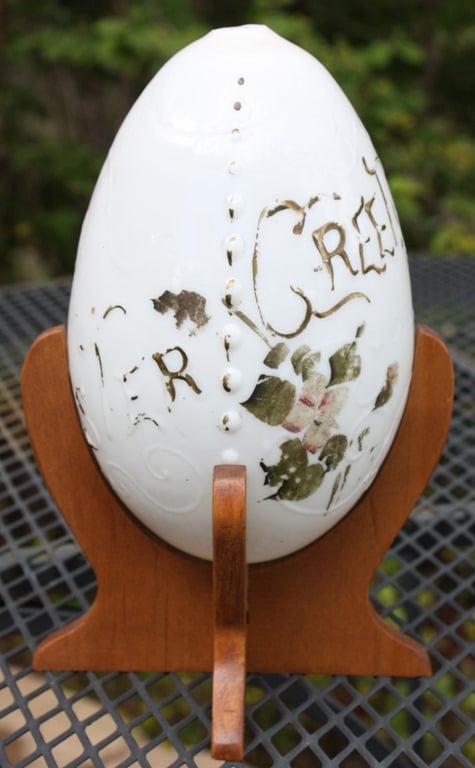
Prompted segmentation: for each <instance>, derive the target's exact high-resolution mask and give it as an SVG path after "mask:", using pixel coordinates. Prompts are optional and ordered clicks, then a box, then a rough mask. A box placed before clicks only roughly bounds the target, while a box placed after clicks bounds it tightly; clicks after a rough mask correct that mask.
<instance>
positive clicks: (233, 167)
mask: <svg viewBox="0 0 475 768" xmlns="http://www.w3.org/2000/svg"><path fill="white" fill-rule="evenodd" d="M239 171H240V168H239V163H238V161H237V160H230V162H229V163H228V173H229V174H230V175H231V176H236V175H237V174H238V173H239Z"/></svg>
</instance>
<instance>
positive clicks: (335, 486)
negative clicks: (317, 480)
mask: <svg viewBox="0 0 475 768" xmlns="http://www.w3.org/2000/svg"><path fill="white" fill-rule="evenodd" d="M340 483H341V472H339V473H338V474H337V476H336V478H335V482H334V483H333V488H332V492H331V496H330V499H329V501H328V504H327V509H330V507H331V505H332V503H333V500H334V499H335V498H336V495H337V493H338V491H339V490H340Z"/></svg>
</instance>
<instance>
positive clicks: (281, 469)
mask: <svg viewBox="0 0 475 768" xmlns="http://www.w3.org/2000/svg"><path fill="white" fill-rule="evenodd" d="M413 337H414V325H413V312H412V304H411V291H410V282H409V275H408V265H407V256H406V252H405V248H404V243H403V238H402V235H401V231H400V227H399V223H398V218H397V215H396V212H395V209H394V205H393V201H392V198H391V195H390V192H389V189H388V185H387V182H386V179H385V176H384V171H383V168H382V166H381V163H380V161H379V159H378V157H377V155H376V152H375V150H374V148H373V146H372V144H371V141H370V139H369V137H368V135H367V133H366V131H365V129H364V127H363V126H362V124H361V122H360V120H359V118H358V117H357V115H356V113H355V111H354V110H353V108H352V107H351V105H350V104H349V102H348V100H347V99H346V97H345V96H344V95H343V93H342V91H341V90H340V88H339V86H338V85H337V84H336V83H335V81H334V80H333V79H332V78H331V76H330V75H329V74H328V72H327V71H326V70H325V69H324V68H323V67H322V65H321V64H319V62H317V61H316V60H315V59H314V58H313V57H311V56H310V55H309V54H307V53H306V52H304V51H303V50H301V49H300V48H298V47H296V46H294V45H293V44H291V43H289V42H287V41H285V40H283V39H282V38H281V37H279V36H278V35H276V34H274V33H273V32H272V31H270V30H269V29H268V28H266V27H261V26H245V27H237V28H229V29H221V30H216V31H213V32H211V33H209V34H208V35H206V36H205V37H203V38H202V39H200V40H198V41H197V42H195V43H193V44H192V45H190V46H188V47H187V48H185V49H184V50H183V51H181V52H180V53H179V54H177V55H176V56H175V57H173V58H172V59H171V60H170V61H169V62H168V63H167V64H166V65H165V66H164V67H163V68H162V69H161V70H160V71H159V72H158V74H157V75H156V76H155V77H154V79H153V80H152V81H151V82H150V84H149V85H148V86H147V88H146V89H145V91H144V92H143V93H142V95H141V96H140V97H139V99H138V100H137V102H136V103H135V105H134V106H133V108H132V109H131V111H130V113H129V115H128V116H127V118H126V119H125V121H124V123H123V125H122V126H121V128H120V130H119V132H118V134H117V136H116V138H115V140H114V143H113V145H112V147H111V149H110V152H109V155H108V157H107V159H106V162H105V164H104V167H103V169H102V171H101V174H100V177H99V179H98V182H97V185H96V188H95V191H94V194H93V197H92V200H91V204H90V207H89V210H88V212H87V215H86V217H85V220H84V224H83V229H82V233H81V238H80V243H79V249H78V255H77V262H76V269H75V274H74V280H73V289H72V296H71V303H70V312H69V320H68V354H69V367H70V377H71V383H72V389H73V392H74V396H75V399H76V403H77V408H78V413H79V417H80V420H81V424H82V427H83V430H84V434H85V436H86V439H87V441H88V443H89V444H90V446H91V449H92V450H93V452H94V454H95V457H96V459H97V461H98V463H99V465H100V467H101V469H102V471H103V473H104V475H105V476H106V478H107V479H108V481H109V482H110V484H111V486H112V487H113V489H114V490H115V491H116V493H117V494H118V496H119V497H120V498H121V499H122V501H123V502H124V504H125V505H126V506H127V507H128V508H129V509H130V510H131V511H132V512H133V513H134V514H135V515H136V516H137V517H138V518H139V519H140V520H141V521H142V522H143V523H144V524H145V525H147V526H148V527H149V528H150V529H151V530H152V531H153V532H155V533H156V534H157V535H158V536H160V537H162V538H163V539H164V540H166V541H167V542H169V543H170V544H172V545H174V546H176V547H178V548H180V549H182V550H184V551H186V552H188V553H191V554H193V555H196V556H198V557H203V558H211V556H212V531H211V490H212V488H211V484H212V473H213V467H214V466H215V465H217V464H243V465H245V466H246V467H247V474H248V500H247V531H248V533H247V547H248V559H249V561H250V562H256V561H264V560H269V559H273V558H276V557H280V556H283V555H286V554H288V553H290V552H293V551H295V550H297V549H299V548H300V547H302V546H304V545H305V544H307V543H309V542H311V541H312V540H314V539H315V538H317V537H319V536H320V535H322V534H323V533H324V532H325V531H326V530H328V529H329V528H330V527H331V526H333V525H334V524H335V523H336V522H337V521H338V520H339V519H341V517H342V516H343V515H345V514H346V513H347V512H348V511H349V510H350V509H351V507H352V506H353V505H354V504H355V503H356V501H357V500H358V498H359V497H360V496H361V494H362V493H363V492H364V491H365V490H366V488H367V487H368V486H369V484H370V483H371V482H372V480H373V478H374V477H375V475H376V473H377V471H378V469H379V467H380V466H381V463H382V462H383V460H384V458H385V456H386V454H387V451H388V450H389V448H390V446H391V443H392V440H393V437H394V435H395V432H396V430H397V427H398V424H399V421H400V418H401V415H402V412H403V409H404V406H405V402H406V398H407V392H408V387H409V384H410V379H411V370H412V358H413ZM381 514H384V510H381Z"/></svg>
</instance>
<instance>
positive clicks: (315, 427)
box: [282, 373, 348, 454]
mask: <svg viewBox="0 0 475 768" xmlns="http://www.w3.org/2000/svg"><path fill="white" fill-rule="evenodd" d="M347 399H348V387H341V386H339V387H331V388H327V381H326V378H325V376H323V375H322V374H321V373H313V374H311V375H310V376H309V377H308V379H307V380H306V381H305V383H304V385H303V387H302V392H301V394H300V396H299V398H298V400H297V402H296V403H295V405H294V406H293V408H292V410H291V411H290V413H289V414H288V416H287V418H286V419H285V421H284V422H283V424H282V426H283V427H284V429H286V430H287V431H288V432H293V433H297V432H301V431H302V430H305V433H304V436H303V441H302V442H303V445H304V447H305V449H306V450H307V451H308V452H309V453H312V454H314V453H317V452H318V451H319V450H320V449H321V448H323V446H324V445H325V443H326V442H327V440H328V439H329V437H330V435H331V433H332V431H333V430H334V429H336V428H337V427H338V423H337V420H336V416H337V415H338V413H339V412H340V411H341V409H342V408H343V406H344V405H345V403H346V401H347Z"/></svg>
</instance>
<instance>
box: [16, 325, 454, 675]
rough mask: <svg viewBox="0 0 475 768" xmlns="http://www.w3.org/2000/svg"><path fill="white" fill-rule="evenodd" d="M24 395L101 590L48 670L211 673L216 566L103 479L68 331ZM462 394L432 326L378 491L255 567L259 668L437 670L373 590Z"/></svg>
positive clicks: (251, 651) (420, 347) (35, 351)
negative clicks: (319, 532) (147, 521)
mask: <svg viewBox="0 0 475 768" xmlns="http://www.w3.org/2000/svg"><path fill="white" fill-rule="evenodd" d="M22 387H23V398H24V406H25V413H26V418H27V425H28V429H29V432H30V437H31V441H32V445H33V448H34V451H35V455H36V458H37V461H38V464H39V467H40V470H41V472H42V473H43V477H44V479H45V482H46V484H47V485H48V487H49V488H50V490H51V492H52V494H53V497H54V498H55V500H56V503H57V505H58V507H59V509H60V510H61V511H62V513H63V515H64V517H65V519H66V520H67V522H68V524H69V525H70V527H71V529H72V531H73V532H74V534H75V535H76V537H77V540H78V542H79V545H80V546H81V547H82V549H83V550H84V553H85V554H86V556H87V558H88V559H89V561H90V563H91V565H92V567H93V569H94V571H95V574H96V577H97V581H98V586H99V588H98V594H97V598H96V600H95V602H94V604H93V605H92V607H91V609H90V610H89V611H88V612H87V613H86V614H85V615H84V616H82V617H81V618H80V619H78V620H77V621H75V622H73V623H72V624H70V625H69V626H67V627H65V628H63V629H61V630H59V631H57V632H55V633H53V634H52V635H51V636H50V637H48V638H47V639H46V640H44V641H43V642H42V643H41V644H40V646H39V647H38V649H37V651H36V653H35V656H34V665H35V667H36V668H37V669H77V670H79V669H91V670H92V669H96V670H106V669H115V670H128V669H135V670H168V671H186V670H188V671H193V670H203V671H205V670H208V671H211V670H212V669H213V657H214V648H213V624H214V615H213V611H214V608H213V587H212V582H213V577H212V566H211V564H210V563H207V562H204V561H202V560H199V559H197V558H192V557H189V556H187V555H185V554H183V553H180V552H178V551H177V550H174V549H173V548H171V547H169V546H168V545H167V544H165V543H164V542H162V541H161V540H160V539H158V538H157V537H155V536H153V535H152V534H151V533H149V532H148V531H147V530H145V528H143V527H142V526H141V525H140V523H139V522H138V521H137V520H136V519H135V518H134V517H133V516H131V515H130V514H129V513H128V512H127V510H126V509H125V508H124V507H123V505H122V504H121V503H120V501H119V500H118V499H117V497H116V496H115V495H114V493H113V492H112V490H111V489H110V487H109V486H108V484H107V482H106V481H105V480H104V478H103V477H102V475H101V473H100V471H99V469H98V466H97V464H96V462H95V460H94V458H93V455H92V453H91V451H90V450H89V448H88V446H87V445H86V443H85V440H84V438H83V435H82V431H81V428H80V425H79V421H78V417H77V413H76V408H75V405H74V400H73V396H72V394H71V390H70V385H69V379H68V371H67V360H66V344H65V335H64V329H63V328H62V327H58V328H53V329H50V330H49V331H47V332H46V333H45V334H43V335H42V336H41V337H39V339H37V341H36V342H35V343H34V344H33V346H32V348H31V350H30V352H29V354H28V357H27V359H26V361H25V364H24V369H23V376H22ZM452 400H453V371H452V364H451V361H450V357H449V355H448V352H447V350H446V348H445V346H444V344H443V342H442V341H441V340H440V338H439V337H438V336H436V335H435V334H434V333H433V332H431V331H430V330H429V329H427V328H423V327H419V329H418V332H417V340H416V353H415V361H414V373H413V378H412V384H411V389H410V393H409V398H408V402H407V406H406V410H405V413H404V416H403V420H402V422H401V425H400V428H399V430H398V433H397V435H396V438H395V441H394V443H393V446H392V448H391V450H390V453H389V455H388V457H387V459H386V461H385V462H384V464H383V466H382V468H381V470H380V471H379V473H378V475H377V477H376V479H375V481H374V482H373V484H372V486H371V487H370V489H369V490H368V491H367V493H366V494H365V495H364V496H363V498H362V499H361V500H360V502H359V503H358V504H357V505H356V506H355V507H354V509H353V510H352V511H351V512H350V513H349V514H348V515H347V516H346V517H345V518H344V519H343V520H341V521H340V522H339V523H338V524H337V525H336V526H335V527H334V528H333V529H331V530H330V531H328V533H327V534H325V536H323V537H322V538H320V539H318V540H317V541H315V542H313V543H312V544H310V545H309V546H308V547H306V548H305V549H303V550H301V551H299V552H297V553H295V554H294V555H291V556H289V557H286V558H283V559H281V560H278V561H275V562H271V563H265V564H262V565H256V566H251V567H250V568H249V574H248V578H249V586H248V605H249V623H248V625H247V669H248V671H255V672H263V673H264V672H283V673H286V672H296V673H304V672H313V673H317V672H322V673H329V674H331V673H346V674H353V675H354V674H381V675H402V676H417V675H426V674H429V673H430V663H429V659H428V656H427V653H426V651H425V649H424V648H423V647H422V646H421V645H419V644H418V643H417V642H415V641H414V640H413V639H411V638H409V637H407V636H406V635H404V634H403V633H402V632H399V631H398V630H396V629H394V628H392V627H390V626H389V625H388V624H387V623H386V622H384V621H382V620H381V619H380V617H379V616H378V615H377V614H376V612H375V610H374V609H373V608H372V606H371V604H370V601H369V597H368V587H369V584H370V581H371V577H372V575H373V573H374V571H375V570H376V568H377V566H378V565H379V563H380V561H381V559H382V558H383V556H384V554H385V552H386V551H387V549H388V548H389V547H390V545H391V543H392V541H393V539H394V537H395V536H396V534H397V533H398V531H399V529H400V528H401V527H402V525H403V524H404V522H405V520H406V518H407V517H408V515H409V513H410V511H411V510H412V508H413V506H414V505H415V503H416V502H417V499H418V498H419V496H420V494H421V493H422V491H423V489H424V487H425V486H426V484H427V482H428V480H429V478H430V475H431V474H432V471H433V469H434V468H435V466H436V464H437V461H438V459H439V456H440V453H441V450H442V448H443V445H444V442H445V439H446V435H447V431H448V426H449V422H450V416H451V409H452ZM210 482H211V468H210ZM210 514H211V511H210ZM239 605H241V603H240V602H239Z"/></svg>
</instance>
